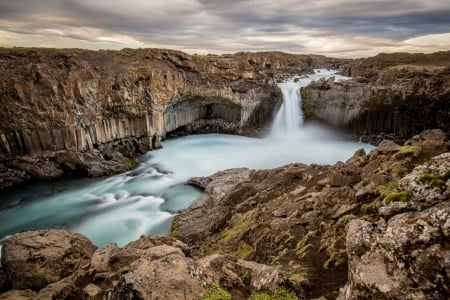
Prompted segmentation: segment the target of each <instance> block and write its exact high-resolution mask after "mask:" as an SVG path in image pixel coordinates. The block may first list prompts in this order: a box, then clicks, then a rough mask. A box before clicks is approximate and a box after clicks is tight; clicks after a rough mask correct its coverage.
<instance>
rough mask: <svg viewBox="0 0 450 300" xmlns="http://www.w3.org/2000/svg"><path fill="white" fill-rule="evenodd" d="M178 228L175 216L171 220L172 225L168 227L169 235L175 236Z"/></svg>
mask: <svg viewBox="0 0 450 300" xmlns="http://www.w3.org/2000/svg"><path fill="white" fill-rule="evenodd" d="M179 229H180V226H179V225H178V218H177V217H176V216H175V218H173V221H172V227H171V228H170V233H169V236H170V237H175V236H176V235H177V233H178V230H179Z"/></svg>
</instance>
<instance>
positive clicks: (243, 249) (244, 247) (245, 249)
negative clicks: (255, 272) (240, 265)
mask: <svg viewBox="0 0 450 300" xmlns="http://www.w3.org/2000/svg"><path fill="white" fill-rule="evenodd" d="M252 253H253V247H252V246H250V245H249V244H247V243H246V242H244V241H239V243H238V245H237V249H236V251H234V252H233V253H231V255H232V256H233V257H236V258H240V259H247V258H248V257H249V256H250V255H251V254H252Z"/></svg>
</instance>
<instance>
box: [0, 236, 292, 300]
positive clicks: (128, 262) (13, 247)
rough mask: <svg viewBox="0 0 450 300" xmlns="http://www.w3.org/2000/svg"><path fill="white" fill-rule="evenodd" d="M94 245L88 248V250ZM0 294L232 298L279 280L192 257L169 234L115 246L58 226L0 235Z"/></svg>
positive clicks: (269, 273) (251, 266)
mask: <svg viewBox="0 0 450 300" xmlns="http://www.w3.org/2000/svg"><path fill="white" fill-rule="evenodd" d="M94 251H95V252H94ZM2 270H3V271H4V272H5V275H6V280H5V282H1V281H0V284H1V285H0V291H2V292H4V293H3V294H0V299H117V300H119V299H193V300H194V299H199V298H200V297H201V296H202V295H203V294H204V293H205V292H206V291H208V288H209V287H211V286H214V285H216V284H220V286H222V287H223V288H224V289H227V290H229V291H230V292H231V295H233V296H234V297H235V298H237V299H244V298H246V297H247V296H248V295H249V294H250V293H251V291H255V290H257V291H260V290H262V291H266V292H275V291H276V290H277V288H278V287H279V286H281V285H282V284H284V283H285V281H284V277H283V275H282V274H281V273H280V272H279V271H278V270H277V269H276V268H274V267H269V266H266V265H261V264H258V263H255V262H249V261H244V260H236V259H231V258H227V257H224V256H222V255H210V256H205V257H203V258H201V259H194V258H193V257H192V256H191V255H190V248H189V247H188V246H187V245H186V244H184V243H182V242H180V241H178V240H176V239H173V238H168V237H163V236H143V237H141V238H140V239H139V240H137V241H134V242H132V243H129V244H128V245H126V246H124V247H123V248H119V247H117V245H116V244H109V245H107V246H105V247H104V248H101V249H97V250H95V246H93V245H92V244H91V243H90V242H89V241H88V240H87V239H86V238H85V237H83V236H81V235H80V234H74V233H69V232H66V231H62V230H46V231H36V232H25V233H20V234H16V235H14V236H12V237H9V238H7V239H6V240H4V241H3V249H2Z"/></svg>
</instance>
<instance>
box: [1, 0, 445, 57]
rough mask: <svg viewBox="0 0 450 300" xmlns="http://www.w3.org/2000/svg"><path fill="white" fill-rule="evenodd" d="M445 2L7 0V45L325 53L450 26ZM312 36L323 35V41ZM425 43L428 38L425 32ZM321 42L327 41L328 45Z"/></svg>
mask: <svg viewBox="0 0 450 300" xmlns="http://www.w3.org/2000/svg"><path fill="white" fill-rule="evenodd" d="M444 2H445V1H440V0H429V1H416V0H397V1H392V0H389V1H386V0H377V1H375V0H372V1H363V0H341V1H337V0H334V1H330V0H304V1H298V0H279V1H273V0H270V1H269V0H228V1H223V0H152V1H147V0H135V1H132V2H131V1H129V0H114V1H111V0H109V1H107V0H97V1H92V0H65V1H62V0H40V1H39V2H35V1H32V0H15V1H2V2H0V18H1V19H2V24H1V25H0V30H1V32H0V45H6V46H8V45H9V46H14V45H12V44H11V40H14V39H16V41H17V44H19V45H20V43H21V36H22V35H23V36H25V35H26V36H27V41H28V43H31V40H32V36H33V35H36V36H37V35H39V38H40V39H41V40H42V39H45V37H46V36H48V37H51V43H52V44H51V45H53V46H64V45H59V44H58V40H57V38H58V37H64V38H66V39H65V40H64V41H65V43H67V41H68V40H67V39H72V40H73V41H72V42H73V43H76V40H83V41H85V42H88V44H83V45H87V46H88V47H92V48H102V47H105V46H108V47H116V48H121V47H128V46H145V47H147V46H150V47H152V46H156V47H158V46H164V47H172V48H178V49H185V50H190V51H196V50H199V51H211V52H213V51H215V52H227V51H239V50H284V51H290V52H301V51H310V52H314V50H315V48H314V47H316V48H317V52H318V53H322V52H323V53H327V49H329V53H331V54H332V53H333V52H335V53H340V52H341V51H343V50H342V49H344V50H345V51H350V50H351V49H355V51H360V52H361V53H362V52H363V51H367V50H370V45H372V46H377V47H391V48H392V49H394V48H395V42H397V43H398V45H397V46H398V47H400V46H402V44H401V43H403V42H404V41H405V40H408V39H409V40H411V39H414V38H416V37H420V36H427V35H430V34H447V33H450V18H449V17H448V16H449V15H450V7H448V5H447V4H446V3H444ZM36 39H37V38H36ZM311 39H318V40H319V41H322V43H320V42H318V43H317V44H316V43H315V42H314V41H311ZM326 39H328V40H326ZM347 40H351V41H352V43H350V44H351V46H348V45H346V41H347ZM362 40H363V41H364V42H361V41H362ZM6 41H7V42H6ZM323 41H327V42H326V43H324V42H323ZM72 42H71V43H72ZM61 43H62V42H61ZM358 43H359V46H358ZM421 43H422V44H423V43H424V42H423V40H421ZM324 44H326V45H324ZM308 45H309V46H308ZM316 45H317V46H316ZM321 45H324V46H323V48H321ZM403 46H405V45H403ZM422 46H423V45H422ZM422 46H421V47H422ZM327 47H328V48H327ZM349 47H350V48H349ZM352 47H353V48H352ZM408 47H412V46H410V45H408ZM430 47H431V46H430ZM430 49H431V48H430Z"/></svg>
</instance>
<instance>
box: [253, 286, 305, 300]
mask: <svg viewBox="0 0 450 300" xmlns="http://www.w3.org/2000/svg"><path fill="white" fill-rule="evenodd" d="M248 300H298V297H297V295H296V294H295V293H294V292H293V291H291V290H288V289H286V288H279V289H277V291H276V292H275V293H274V294H273V295H270V294H268V293H266V292H261V291H253V292H252V293H251V295H250V297H249V298H248Z"/></svg>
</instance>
